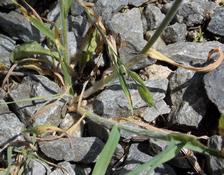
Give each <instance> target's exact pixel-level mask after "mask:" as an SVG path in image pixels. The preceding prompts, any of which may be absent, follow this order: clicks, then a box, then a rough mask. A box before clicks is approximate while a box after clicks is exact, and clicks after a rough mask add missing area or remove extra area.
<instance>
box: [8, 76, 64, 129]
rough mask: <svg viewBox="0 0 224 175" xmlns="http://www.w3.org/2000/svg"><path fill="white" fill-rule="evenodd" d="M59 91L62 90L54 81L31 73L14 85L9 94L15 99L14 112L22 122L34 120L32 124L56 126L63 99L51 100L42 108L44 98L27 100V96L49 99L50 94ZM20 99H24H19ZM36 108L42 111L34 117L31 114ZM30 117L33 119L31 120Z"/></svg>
mask: <svg viewBox="0 0 224 175" xmlns="http://www.w3.org/2000/svg"><path fill="white" fill-rule="evenodd" d="M61 92H62V90H61V89H60V88H59V86H58V85H57V84H56V83H55V82H53V81H50V80H49V79H48V78H46V77H44V76H42V75H32V76H27V77H25V78H24V79H23V81H22V83H20V84H17V85H15V86H14V88H13V89H12V90H11V91H10V93H9V95H10V97H11V98H12V100H13V101H15V103H14V104H13V107H14V110H15V112H16V113H17V114H18V116H19V117H20V119H21V120H22V121H23V122H24V123H26V124H30V123H29V122H34V123H33V124H34V125H40V124H52V125H56V126H58V125H59V123H60V121H61V119H60V118H61V110H62V106H63V105H64V102H63V101H60V100H59V101H56V102H52V103H51V104H50V105H49V106H47V109H46V107H45V108H44V106H45V105H46V104H45V102H47V100H46V99H40V100H29V98H32V97H45V98H47V99H49V98H50V99H51V97H50V96H52V95H55V94H57V93H61ZM22 99H25V100H24V101H22V102H21V101H19V100H22ZM38 110H42V111H41V112H40V114H39V115H36V116H35V117H34V116H33V114H34V113H35V112H37V111H38ZM32 117H34V118H32ZM31 118H32V119H34V121H31Z"/></svg>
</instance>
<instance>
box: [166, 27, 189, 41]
mask: <svg viewBox="0 0 224 175" xmlns="http://www.w3.org/2000/svg"><path fill="white" fill-rule="evenodd" d="M186 34H187V27H186V25H185V24H179V23H175V24H173V25H170V26H168V27H167V28H166V29H165V30H164V32H163V35H162V38H163V40H164V41H165V42H166V44H171V43H175V42H178V41H185V40H186V38H185V36H186Z"/></svg>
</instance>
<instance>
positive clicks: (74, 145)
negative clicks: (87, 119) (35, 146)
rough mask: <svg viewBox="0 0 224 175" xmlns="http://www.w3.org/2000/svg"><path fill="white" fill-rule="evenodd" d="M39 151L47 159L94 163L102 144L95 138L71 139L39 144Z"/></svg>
mask: <svg viewBox="0 0 224 175" xmlns="http://www.w3.org/2000/svg"><path fill="white" fill-rule="evenodd" d="M39 146H40V150H41V151H42V152H43V153H44V154H45V155H46V156H47V157H49V158H51V159H54V160H57V161H61V160H65V161H74V162H80V163H84V164H88V163H94V162H95V161H96V158H97V156H98V155H99V153H100V152H101V150H102V149H103V146H104V143H103V142H102V141H101V140H99V139H98V138H96V137H71V138H61V139H58V140H53V141H45V142H40V143H39Z"/></svg>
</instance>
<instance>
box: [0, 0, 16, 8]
mask: <svg viewBox="0 0 224 175" xmlns="http://www.w3.org/2000/svg"><path fill="white" fill-rule="evenodd" d="M0 7H4V8H7V9H11V8H15V4H14V3H13V2H12V0H1V1H0Z"/></svg>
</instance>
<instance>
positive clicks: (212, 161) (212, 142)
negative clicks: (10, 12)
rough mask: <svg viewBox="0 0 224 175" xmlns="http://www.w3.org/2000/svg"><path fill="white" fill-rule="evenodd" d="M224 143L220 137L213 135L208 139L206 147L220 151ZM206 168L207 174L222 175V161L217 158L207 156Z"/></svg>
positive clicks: (223, 168) (223, 169)
mask: <svg viewBox="0 0 224 175" xmlns="http://www.w3.org/2000/svg"><path fill="white" fill-rule="evenodd" d="M223 143H224V141H223V137H222V136H218V135H214V136H212V137H210V138H209V140H208V146H209V147H210V148H213V149H215V150H219V151H222V149H223V146H224V144H223ZM207 167H208V171H209V174H211V175H222V174H224V159H222V158H217V157H214V156H208V159H207Z"/></svg>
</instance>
